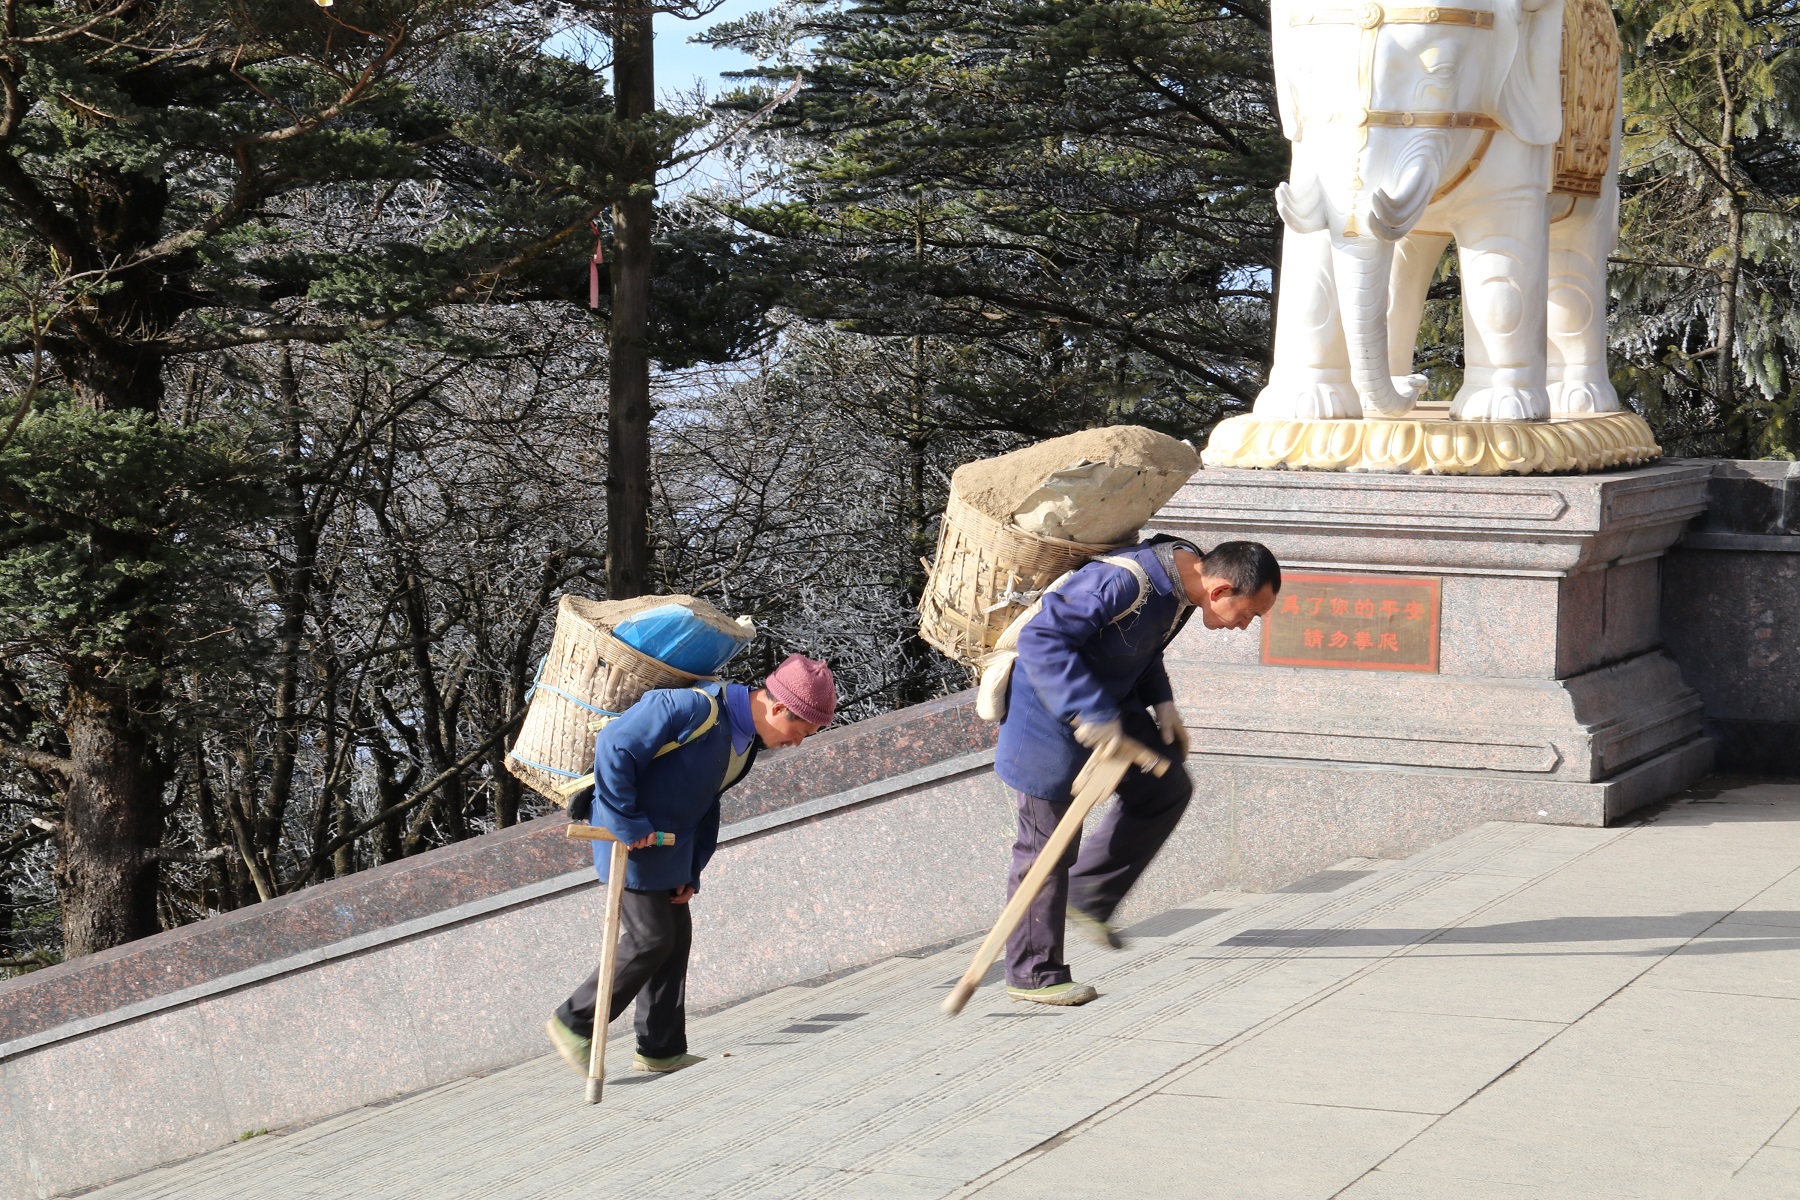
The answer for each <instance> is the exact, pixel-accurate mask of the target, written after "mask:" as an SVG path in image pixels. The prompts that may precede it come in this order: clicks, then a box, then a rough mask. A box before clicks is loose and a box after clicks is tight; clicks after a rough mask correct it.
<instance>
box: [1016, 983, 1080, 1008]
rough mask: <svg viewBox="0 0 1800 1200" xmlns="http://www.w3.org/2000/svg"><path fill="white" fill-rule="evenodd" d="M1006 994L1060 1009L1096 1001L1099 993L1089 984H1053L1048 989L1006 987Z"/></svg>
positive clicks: (1017, 998)
mask: <svg viewBox="0 0 1800 1200" xmlns="http://www.w3.org/2000/svg"><path fill="white" fill-rule="evenodd" d="M1006 994H1007V995H1008V996H1010V997H1012V998H1013V999H1014V1000H1029V1001H1031V1002H1032V1003H1033V1004H1055V1005H1057V1006H1059V1007H1061V1008H1073V1007H1075V1006H1076V1005H1077V1004H1086V1003H1087V1002H1088V1001H1089V1000H1098V999H1099V998H1100V993H1099V992H1096V991H1095V990H1094V985H1093V984H1091V983H1076V982H1075V981H1074V980H1070V981H1069V982H1068V983H1053V984H1051V985H1050V986H1049V987H1041V988H1022V987H1014V986H1013V985H1012V984H1010V983H1009V984H1007V985H1006Z"/></svg>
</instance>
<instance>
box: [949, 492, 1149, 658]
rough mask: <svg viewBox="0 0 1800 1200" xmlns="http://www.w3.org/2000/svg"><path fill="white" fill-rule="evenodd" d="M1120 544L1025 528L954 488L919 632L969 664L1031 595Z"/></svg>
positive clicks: (989, 645)
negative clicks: (1094, 542) (970, 500)
mask: <svg viewBox="0 0 1800 1200" xmlns="http://www.w3.org/2000/svg"><path fill="white" fill-rule="evenodd" d="M1117 548H1118V547H1117V546H1091V545H1088V544H1086V543H1083V542H1065V541H1062V540H1061V539H1059V538H1052V537H1044V536H1043V535H1041V534H1035V533H1026V532H1025V531H1024V530H1023V529H1020V528H1019V527H1018V526H1016V525H1014V524H1012V523H1011V522H1010V521H1001V520H998V519H996V518H994V517H990V516H989V515H988V514H986V513H984V512H982V511H981V510H980V509H978V508H976V507H975V506H974V505H972V504H968V503H966V502H964V501H963V500H962V498H961V497H959V496H958V495H957V494H956V491H955V489H954V488H952V490H951V492H950V503H949V504H948V506H946V508H945V509H944V524H943V528H942V529H941V530H940V531H939V532H938V545H937V558H936V560H934V561H933V562H932V564H931V568H930V576H929V578H927V579H926V581H925V594H924V595H923V596H922V597H920V599H919V636H921V637H923V638H924V639H925V640H926V641H927V642H930V643H931V644H932V645H933V646H936V647H937V648H938V649H939V650H941V651H943V652H944V653H945V654H946V655H948V656H949V657H951V658H953V659H955V660H956V661H957V662H960V663H962V664H963V665H965V666H968V667H974V666H976V665H978V663H979V661H980V660H981V658H982V657H983V656H984V655H986V654H987V653H988V652H989V651H991V650H992V649H993V648H994V643H995V641H996V640H998V638H999V637H1000V633H1001V631H1002V630H1004V629H1005V628H1006V627H1007V625H1008V624H1010V623H1011V621H1012V619H1013V618H1014V617H1015V616H1017V615H1018V614H1019V612H1020V610H1022V609H1023V608H1025V607H1026V606H1027V605H1029V604H1030V603H1031V602H1032V601H1033V600H1035V599H1036V598H1037V597H1036V595H1035V593H1037V592H1039V591H1042V590H1043V589H1044V588H1045V587H1047V586H1049V584H1051V583H1052V582H1054V581H1055V580H1056V578H1057V576H1059V575H1061V574H1062V573H1063V572H1064V571H1069V570H1072V569H1074V568H1075V567H1078V566H1080V565H1081V564H1082V563H1084V562H1086V561H1087V560H1088V559H1090V558H1092V557H1094V556H1095V555H1096V554H1105V553H1106V552H1107V551H1109V550H1115V549H1117Z"/></svg>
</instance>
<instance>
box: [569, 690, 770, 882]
mask: <svg viewBox="0 0 1800 1200" xmlns="http://www.w3.org/2000/svg"><path fill="white" fill-rule="evenodd" d="M726 686H731V687H737V686H738V685H736V684H731V685H725V684H717V683H714V684H707V685H705V690H706V691H707V692H708V693H710V694H712V695H713V697H714V698H715V699H716V700H718V702H719V717H718V720H717V721H716V722H715V723H714V724H713V727H712V728H711V729H709V730H707V731H706V732H705V733H703V734H701V735H700V736H698V737H695V738H694V739H693V740H692V741H690V742H687V743H686V744H685V745H683V746H681V747H680V748H679V749H676V750H671V751H669V753H667V754H664V755H662V756H661V757H658V756H657V753H656V752H657V751H658V750H660V749H662V748H663V747H664V746H667V745H668V744H669V743H671V742H680V741H682V740H683V739H685V738H687V737H690V736H692V734H693V732H694V730H695V729H697V728H699V726H700V725H701V723H702V722H704V721H705V720H706V715H707V713H708V712H709V711H710V710H711V706H709V705H708V704H707V702H706V697H705V696H703V695H701V694H700V692H699V691H697V690H695V689H693V688H668V689H658V690H656V691H650V692H645V693H644V695H643V698H642V699H640V700H639V701H638V702H637V703H636V704H633V705H632V706H631V707H630V708H628V709H626V710H625V712H624V713H623V714H621V715H620V716H617V717H614V718H613V719H612V720H611V721H609V722H608V723H607V725H606V728H604V729H602V730H601V731H600V733H599V735H598V736H596V737H595V738H594V803H593V813H592V816H591V817H590V818H589V819H590V820H591V821H593V823H594V824H596V825H604V826H605V827H606V828H607V829H609V830H611V831H612V832H613V834H614V835H616V836H617V837H618V838H619V840H620V841H624V842H635V841H637V840H638V839H639V838H641V837H643V836H644V835H645V834H647V833H655V832H662V833H672V834H674V835H675V844H674V845H673V846H646V847H645V848H644V849H642V850H633V851H632V852H631V858H630V860H629V862H628V866H627V869H626V873H625V886H626V887H629V888H638V889H642V890H646V891H648V890H655V889H660V888H678V887H682V886H684V885H692V886H694V887H696V888H697V887H699V886H700V872H702V871H704V870H705V869H706V864H707V863H708V862H709V861H710V860H711V859H712V856H713V851H714V850H716V849H717V848H718V845H719V796H720V795H721V794H722V793H723V792H724V791H725V789H726V788H727V786H729V784H728V783H727V781H726V778H725V773H726V770H727V768H729V766H730V765H731V722H730V720H729V717H728V714H727V712H726V707H725V688H726ZM756 745H757V743H756V742H755V741H754V740H753V741H752V742H751V747H752V753H751V757H752V758H754V749H755V747H756ZM748 773H749V764H748V763H746V764H745V767H744V769H743V771H742V772H740V774H739V775H738V779H742V778H743V776H744V775H746V774H748ZM738 779H733V780H731V781H730V784H735V783H737V781H738ZM611 854H612V846H611V845H610V844H609V843H606V842H595V843H594V869H595V871H596V872H598V874H599V876H600V882H602V883H605V882H606V871H607V866H608V863H609V860H610V858H611Z"/></svg>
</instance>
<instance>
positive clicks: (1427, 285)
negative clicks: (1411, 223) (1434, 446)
mask: <svg viewBox="0 0 1800 1200" xmlns="http://www.w3.org/2000/svg"><path fill="white" fill-rule="evenodd" d="M1449 244H1450V239H1449V237H1447V236H1445V235H1443V234H1436V233H1414V234H1408V235H1407V236H1406V237H1404V238H1401V239H1400V241H1399V243H1398V244H1396V245H1395V247H1394V273H1393V282H1392V283H1391V284H1389V286H1388V373H1389V374H1391V375H1392V376H1393V377H1394V387H1395V388H1396V389H1398V390H1399V392H1400V394H1401V395H1403V396H1405V397H1406V398H1407V399H1408V400H1412V401H1414V402H1417V401H1418V399H1419V398H1420V397H1421V396H1423V395H1424V394H1425V389H1426V388H1427V387H1428V386H1430V382H1431V381H1430V380H1428V379H1426V378H1425V376H1423V375H1419V374H1415V373H1414V371H1413V349H1414V347H1415V346H1416V345H1417V344H1418V341H1419V323H1420V322H1421V321H1422V320H1423V319H1424V317H1425V296H1426V293H1428V292H1430V291H1431V281H1432V279H1433V278H1434V277H1435V276H1436V275H1437V268H1438V263H1440V262H1442V261H1443V258H1444V248H1445V247H1446V246H1448V245H1449Z"/></svg>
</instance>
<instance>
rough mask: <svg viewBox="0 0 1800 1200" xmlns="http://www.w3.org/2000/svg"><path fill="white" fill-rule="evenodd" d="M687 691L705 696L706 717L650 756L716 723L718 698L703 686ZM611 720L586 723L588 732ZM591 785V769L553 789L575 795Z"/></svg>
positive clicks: (685, 741) (659, 754)
mask: <svg viewBox="0 0 1800 1200" xmlns="http://www.w3.org/2000/svg"><path fill="white" fill-rule="evenodd" d="M688 691H690V692H699V693H700V694H701V695H702V696H705V697H706V705H707V711H706V719H705V720H703V721H701V722H700V723H699V724H698V725H696V726H694V727H693V728H692V729H690V730H688V731H687V732H686V733H684V734H682V735H681V736H680V737H678V738H676V739H675V740H674V741H672V742H670V743H668V744H667V745H665V746H663V747H662V749H660V750H658V751H657V752H656V753H655V754H654V755H653V756H652V757H654V758H661V757H662V756H663V755H665V754H668V753H670V752H671V751H674V750H679V749H681V748H682V747H683V746H685V745H687V744H688V743H689V742H691V741H694V740H695V739H697V738H702V737H705V736H706V734H707V732H708V731H709V730H710V729H712V727H713V726H714V725H717V724H718V723H719V698H718V697H717V696H715V695H713V694H712V693H711V692H709V691H707V690H706V689H705V688H689V689H688ZM611 721H612V717H610V716H608V717H605V718H603V719H601V720H598V721H594V722H592V723H591V724H589V725H588V732H589V733H597V732H599V731H600V730H602V729H605V728H606V726H607V725H608V724H609V723H610V722H611ZM593 786H594V774H593V772H592V771H590V772H588V773H587V774H586V775H583V776H582V777H581V778H579V779H571V780H569V782H567V783H563V784H558V785H557V787H556V789H555V790H556V794H557V795H559V796H564V797H568V796H573V795H575V793H577V792H579V791H581V790H582V789H584V788H591V787H593Z"/></svg>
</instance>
